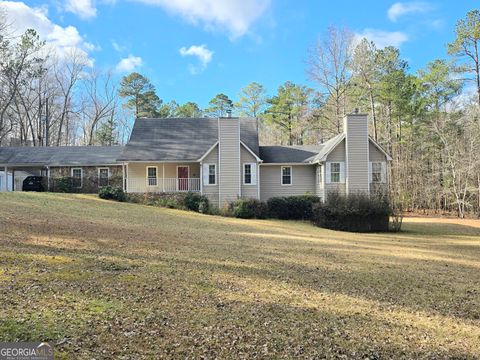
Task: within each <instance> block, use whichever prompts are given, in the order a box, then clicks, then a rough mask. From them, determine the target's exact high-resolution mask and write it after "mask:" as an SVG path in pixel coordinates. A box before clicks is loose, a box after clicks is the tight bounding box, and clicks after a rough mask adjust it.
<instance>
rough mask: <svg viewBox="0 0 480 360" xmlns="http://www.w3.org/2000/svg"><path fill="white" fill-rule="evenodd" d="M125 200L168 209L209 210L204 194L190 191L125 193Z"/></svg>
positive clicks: (203, 211)
mask: <svg viewBox="0 0 480 360" xmlns="http://www.w3.org/2000/svg"><path fill="white" fill-rule="evenodd" d="M126 200H127V201H128V202H132V203H136V204H143V205H152V206H159V207H166V208H169V209H180V210H191V211H196V212H202V213H208V212H209V211H210V204H209V202H208V199H207V198H206V197H205V196H202V195H200V194H196V193H192V192H188V193H144V194H127V195H126Z"/></svg>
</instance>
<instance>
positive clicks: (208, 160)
mask: <svg viewBox="0 0 480 360" xmlns="http://www.w3.org/2000/svg"><path fill="white" fill-rule="evenodd" d="M202 163H203V164H215V165H217V184H216V185H205V184H204V185H203V195H205V196H206V197H207V198H208V201H210V203H211V204H212V205H214V206H218V145H217V146H215V148H214V149H212V151H211V152H210V153H209V154H208V155H207V156H206V157H205V159H203V162H202Z"/></svg>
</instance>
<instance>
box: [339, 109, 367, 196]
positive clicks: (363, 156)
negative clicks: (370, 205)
mask: <svg viewBox="0 0 480 360" xmlns="http://www.w3.org/2000/svg"><path fill="white" fill-rule="evenodd" d="M344 132H345V145H346V147H345V153H346V154H345V155H346V192H347V194H352V193H369V174H368V172H369V166H368V117H367V115H365V114H359V113H358V111H355V112H354V113H353V114H349V115H347V116H346V117H345V118H344Z"/></svg>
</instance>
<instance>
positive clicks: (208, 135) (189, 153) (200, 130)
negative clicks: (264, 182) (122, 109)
mask: <svg viewBox="0 0 480 360" xmlns="http://www.w3.org/2000/svg"><path fill="white" fill-rule="evenodd" d="M238 121H239V122H240V139H241V140H242V141H243V142H245V144H247V145H248V146H249V148H250V149H252V151H254V152H255V151H256V152H257V153H258V132H257V123H256V119H253V118H238ZM217 141H218V118H181V119H179V118H168V119H137V120H136V121H135V124H134V126H133V130H132V135H131V136H130V140H129V142H128V144H127V145H126V146H125V150H124V151H123V152H122V154H121V156H120V157H119V160H120V161H197V160H198V159H199V158H200V157H201V156H202V155H204V154H205V153H206V152H207V151H208V150H209V149H211V148H212V146H213V145H214V144H215V143H216V142H217Z"/></svg>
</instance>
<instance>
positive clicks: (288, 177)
mask: <svg viewBox="0 0 480 360" xmlns="http://www.w3.org/2000/svg"><path fill="white" fill-rule="evenodd" d="M282 185H292V167H291V166H282Z"/></svg>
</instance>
